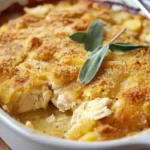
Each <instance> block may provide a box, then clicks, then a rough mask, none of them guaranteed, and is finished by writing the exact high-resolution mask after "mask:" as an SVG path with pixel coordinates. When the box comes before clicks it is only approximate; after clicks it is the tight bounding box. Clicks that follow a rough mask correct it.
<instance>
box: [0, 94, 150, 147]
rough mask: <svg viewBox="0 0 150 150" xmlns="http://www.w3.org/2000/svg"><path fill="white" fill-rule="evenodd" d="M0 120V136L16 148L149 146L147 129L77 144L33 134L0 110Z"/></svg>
mask: <svg viewBox="0 0 150 150" xmlns="http://www.w3.org/2000/svg"><path fill="white" fill-rule="evenodd" d="M129 94H130V93H129ZM131 94H132V93H131ZM129 96H130V95H129ZM131 96H132V95H131ZM16 108H17V107H16ZM19 111H20V112H21V111H24V110H19ZM7 118H8V119H7ZM1 122H2V126H1V128H0V129H1V132H0V133H1V137H2V138H3V139H4V140H6V142H7V141H8V142H7V143H8V144H9V145H10V146H11V147H12V148H13V149H16V150H17V149H18V150H19V149H23V147H22V145H26V147H25V149H39V150H40V149H45V150H46V149H53V150H54V149H56V150H57V149H58V150H59V149H60V148H61V149H63V148H64V149H75V150H76V149H95V150H96V149H110V148H111V149H118V146H119V149H121V148H122V149H126V148H128V149H129V148H133V146H134V149H135V148H136V146H135V145H137V142H138V145H137V149H141V148H146V149H147V148H148V146H149V144H148V143H149V141H148V140H147V139H148V136H149V132H148V131H144V132H143V133H141V134H137V135H136V136H132V137H128V138H124V139H120V140H116V141H109V142H100V143H97V142H95V143H82V142H78V144H76V143H77V142H73V141H65V140H60V139H57V138H54V137H47V136H43V135H41V134H35V133H34V131H33V130H29V129H25V128H24V127H21V126H22V125H20V124H19V123H17V122H16V121H14V120H13V119H11V118H9V116H8V115H7V114H5V113H4V112H1ZM10 122H11V124H12V125H11V127H10V125H9V124H10ZM5 124H6V125H5ZM7 126H8V127H9V128H12V129H11V130H10V131H9V134H7V131H6V129H5V127H7ZM23 128H24V129H23ZM25 130H28V131H27V132H25ZM14 133H15V134H14ZM15 135H16V138H14V137H15ZM20 135H21V136H20ZM7 136H10V137H13V139H14V140H15V141H17V142H15V141H13V139H11V138H8V137H7ZM141 137H142V139H144V141H145V142H144V143H143V141H140V138H141ZM47 138H48V139H47ZM46 139H47V140H46ZM31 141H32V142H31ZM57 141H58V142H57ZM23 143H24V144H23ZM52 143H53V144H52ZM57 143H59V146H58V145H57ZM61 143H63V144H62V145H61ZM115 143H118V144H117V145H115ZM119 143H120V144H119ZM108 145H109V146H108ZM143 146H144V147H143Z"/></svg>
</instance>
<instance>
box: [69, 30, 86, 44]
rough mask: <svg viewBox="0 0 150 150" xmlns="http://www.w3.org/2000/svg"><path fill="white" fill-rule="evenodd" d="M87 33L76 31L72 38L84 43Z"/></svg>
mask: <svg viewBox="0 0 150 150" xmlns="http://www.w3.org/2000/svg"><path fill="white" fill-rule="evenodd" d="M85 34H86V33H85V32H76V33H73V34H72V35H71V36H70V39H71V40H73V41H75V42H78V43H81V44H82V43H84V38H85Z"/></svg>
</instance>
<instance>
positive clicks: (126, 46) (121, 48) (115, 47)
mask: <svg viewBox="0 0 150 150" xmlns="http://www.w3.org/2000/svg"><path fill="white" fill-rule="evenodd" d="M137 48H148V46H143V45H138V44H131V43H111V44H110V46H109V49H110V50H111V51H113V52H115V51H118V52H129V51H131V50H134V49H137Z"/></svg>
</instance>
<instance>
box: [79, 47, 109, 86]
mask: <svg viewBox="0 0 150 150" xmlns="http://www.w3.org/2000/svg"><path fill="white" fill-rule="evenodd" d="M108 50H109V44H106V45H104V46H102V47H98V48H96V49H95V50H94V51H93V52H92V53H91V54H90V55H89V56H88V58H87V60H86V61H85V63H84V64H83V66H82V68H81V70H80V73H79V77H78V79H79V81H80V82H81V83H83V84H87V83H89V82H90V81H91V80H92V79H93V78H94V77H95V75H96V73H97V72H98V70H99V68H100V66H101V63H102V61H103V59H104V57H105V55H106V53H107V52H108Z"/></svg>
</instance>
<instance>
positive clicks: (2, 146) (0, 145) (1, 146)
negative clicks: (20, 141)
mask: <svg viewBox="0 0 150 150" xmlns="http://www.w3.org/2000/svg"><path fill="white" fill-rule="evenodd" d="M0 150H11V149H10V148H9V147H8V146H7V145H6V143H5V142H4V141H3V140H2V139H1V138H0Z"/></svg>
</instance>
